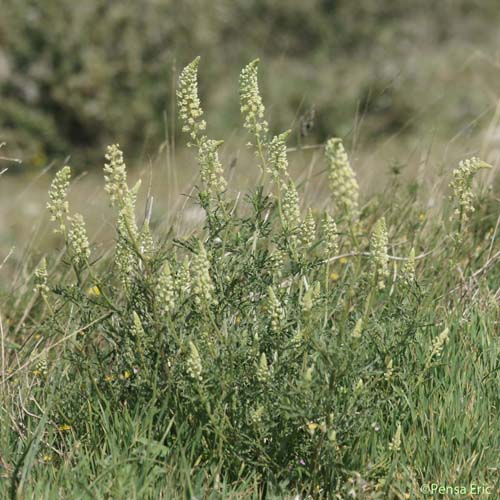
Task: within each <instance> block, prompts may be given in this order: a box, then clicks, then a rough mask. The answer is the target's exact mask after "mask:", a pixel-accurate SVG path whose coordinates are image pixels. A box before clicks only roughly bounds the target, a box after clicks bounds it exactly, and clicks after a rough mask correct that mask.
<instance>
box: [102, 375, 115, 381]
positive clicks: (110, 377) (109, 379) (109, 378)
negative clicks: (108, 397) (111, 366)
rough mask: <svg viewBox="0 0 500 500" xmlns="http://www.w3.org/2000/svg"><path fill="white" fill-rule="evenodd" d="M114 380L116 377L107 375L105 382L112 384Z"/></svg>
mask: <svg viewBox="0 0 500 500" xmlns="http://www.w3.org/2000/svg"><path fill="white" fill-rule="evenodd" d="M114 378H115V377H113V375H106V376H105V377H104V381H105V382H112V381H113V379H114Z"/></svg>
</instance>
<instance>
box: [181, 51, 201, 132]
mask: <svg viewBox="0 0 500 500" xmlns="http://www.w3.org/2000/svg"><path fill="white" fill-rule="evenodd" d="M199 64H200V58H199V57H197V58H196V59H195V60H194V61H193V62H191V63H190V64H188V65H187V66H186V67H185V68H184V69H183V70H182V73H181V75H180V77H179V89H178V90H177V102H178V103H179V117H180V119H181V121H182V123H183V126H182V131H183V132H186V133H188V134H189V135H190V136H191V139H192V140H193V141H196V140H197V139H199V138H200V137H201V135H203V131H204V130H205V129H206V128H207V124H206V122H205V120H203V119H202V118H201V117H202V116H203V110H202V109H201V104H200V99H199V97H198V66H199Z"/></svg>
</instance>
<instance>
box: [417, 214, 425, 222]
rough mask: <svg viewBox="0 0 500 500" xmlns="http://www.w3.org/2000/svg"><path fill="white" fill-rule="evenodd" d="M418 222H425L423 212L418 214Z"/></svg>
mask: <svg viewBox="0 0 500 500" xmlns="http://www.w3.org/2000/svg"><path fill="white" fill-rule="evenodd" d="M418 220H419V221H420V222H424V220H425V213H424V212H420V213H419V214H418Z"/></svg>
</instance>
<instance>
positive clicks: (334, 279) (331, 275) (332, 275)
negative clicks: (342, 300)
mask: <svg viewBox="0 0 500 500" xmlns="http://www.w3.org/2000/svg"><path fill="white" fill-rule="evenodd" d="M330 279H331V280H332V281H338V280H339V279H340V275H339V274H338V273H331V274H330Z"/></svg>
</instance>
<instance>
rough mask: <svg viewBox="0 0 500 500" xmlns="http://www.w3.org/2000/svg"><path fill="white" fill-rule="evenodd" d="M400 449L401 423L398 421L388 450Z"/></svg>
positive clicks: (395, 450)
mask: <svg viewBox="0 0 500 500" xmlns="http://www.w3.org/2000/svg"><path fill="white" fill-rule="evenodd" d="M400 449H401V424H400V423H399V422H398V426H397V428H396V433H395V434H394V436H393V438H392V441H391V442H390V443H389V450H390V451H394V452H397V451H400Z"/></svg>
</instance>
